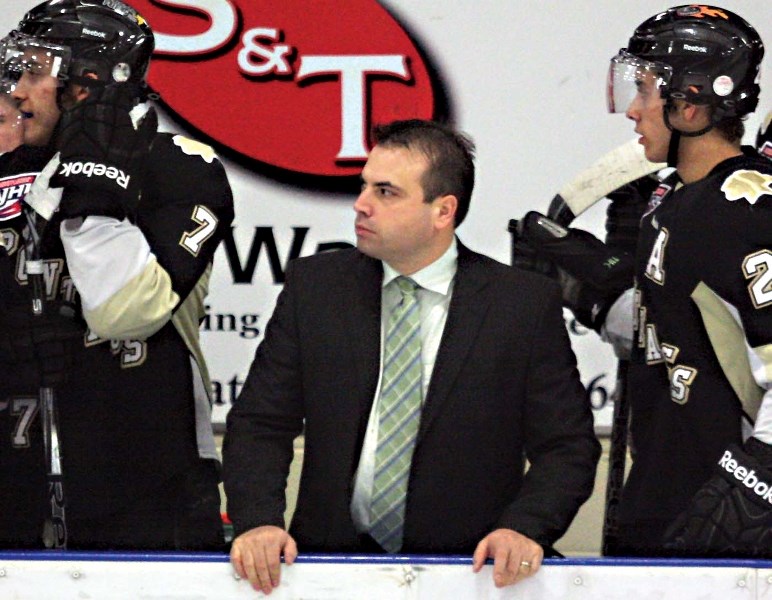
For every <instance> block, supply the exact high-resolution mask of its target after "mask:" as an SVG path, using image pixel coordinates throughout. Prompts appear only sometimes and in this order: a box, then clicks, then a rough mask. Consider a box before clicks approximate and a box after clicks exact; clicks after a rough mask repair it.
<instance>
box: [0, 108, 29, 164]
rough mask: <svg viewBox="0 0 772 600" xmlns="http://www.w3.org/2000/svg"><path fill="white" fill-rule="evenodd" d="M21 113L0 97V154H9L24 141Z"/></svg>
mask: <svg viewBox="0 0 772 600" xmlns="http://www.w3.org/2000/svg"><path fill="white" fill-rule="evenodd" d="M23 138H24V128H23V127H22V118H21V112H20V111H19V109H18V108H16V106H15V103H14V102H13V101H12V100H11V98H9V97H7V96H4V95H3V96H0V153H2V152H10V151H11V150H13V149H14V148H16V147H17V146H20V145H21V144H22V143H23V141H24V139H23Z"/></svg>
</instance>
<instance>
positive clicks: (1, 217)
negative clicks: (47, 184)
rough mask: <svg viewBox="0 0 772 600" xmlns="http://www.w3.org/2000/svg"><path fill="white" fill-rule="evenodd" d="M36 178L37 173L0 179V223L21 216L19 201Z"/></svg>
mask: <svg viewBox="0 0 772 600" xmlns="http://www.w3.org/2000/svg"><path fill="white" fill-rule="evenodd" d="M37 176H38V174H37V173H21V174H17V175H12V176H11V177H4V178H2V179H0V221H8V220H9V219H13V218H14V217H16V216H18V215H20V214H21V201H22V199H23V198H24V196H26V195H27V192H29V189H30V187H31V186H32V182H33V181H35V177H37Z"/></svg>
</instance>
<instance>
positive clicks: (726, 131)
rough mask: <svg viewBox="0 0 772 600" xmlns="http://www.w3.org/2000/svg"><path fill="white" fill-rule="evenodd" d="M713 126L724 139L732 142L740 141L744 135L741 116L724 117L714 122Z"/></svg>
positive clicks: (743, 124)
mask: <svg viewBox="0 0 772 600" xmlns="http://www.w3.org/2000/svg"><path fill="white" fill-rule="evenodd" d="M715 127H716V131H718V132H719V133H720V134H721V135H722V136H723V137H724V139H726V140H727V141H728V142H731V143H733V144H734V143H736V142H739V141H741V140H742V139H743V136H744V135H745V123H743V117H725V118H723V119H721V120H720V121H719V122H718V123H716V125H715Z"/></svg>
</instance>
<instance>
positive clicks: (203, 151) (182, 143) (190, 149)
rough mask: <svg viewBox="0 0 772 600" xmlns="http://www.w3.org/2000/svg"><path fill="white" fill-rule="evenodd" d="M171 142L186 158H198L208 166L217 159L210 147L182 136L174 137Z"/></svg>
mask: <svg viewBox="0 0 772 600" xmlns="http://www.w3.org/2000/svg"><path fill="white" fill-rule="evenodd" d="M173 140H174V145H175V146H179V147H180V148H181V149H182V151H183V152H184V153H185V154H187V155H188V156H200V157H201V158H203V159H204V160H205V161H206V162H208V163H209V164H212V162H213V161H214V159H215V158H217V154H215V152H214V148H212V147H211V146H207V145H206V144H202V143H201V142H197V141H196V140H191V139H190V138H187V137H185V136H184V135H175V136H174V138H173Z"/></svg>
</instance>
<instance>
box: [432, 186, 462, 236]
mask: <svg viewBox="0 0 772 600" xmlns="http://www.w3.org/2000/svg"><path fill="white" fill-rule="evenodd" d="M434 202H435V206H436V209H437V213H436V215H437V225H438V228H440V229H444V228H445V227H447V226H448V225H450V226H452V225H453V224H454V223H455V220H456V211H457V210H458V198H456V197H455V196H454V195H453V194H446V195H445V196H440V197H439V198H437V199H436V200H435V201H434Z"/></svg>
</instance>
